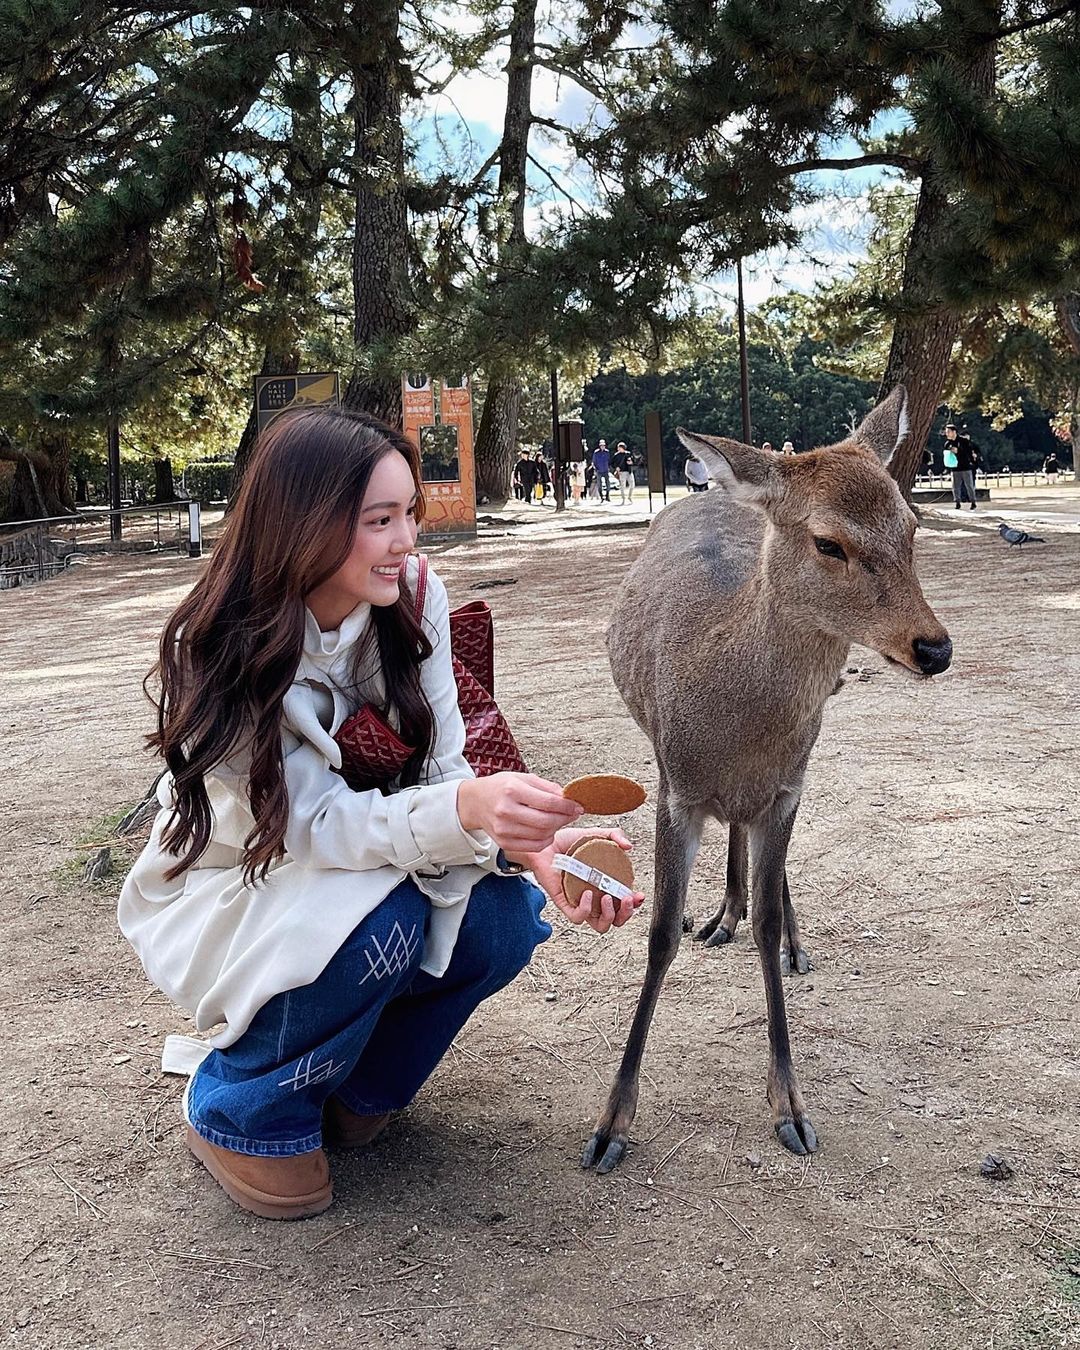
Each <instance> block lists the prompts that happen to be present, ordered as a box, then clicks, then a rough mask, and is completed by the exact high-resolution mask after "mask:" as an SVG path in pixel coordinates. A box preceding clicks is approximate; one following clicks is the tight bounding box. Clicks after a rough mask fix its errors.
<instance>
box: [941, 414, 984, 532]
mask: <svg viewBox="0 0 1080 1350" xmlns="http://www.w3.org/2000/svg"><path fill="white" fill-rule="evenodd" d="M944 460H945V467H946V468H947V469H948V470H949V471H950V472H951V474H952V495H953V507H954V508H955V509H956V510H957V511H959V510H960V506H961V503H962V502H963V501H964V499H965V498H966V499H967V501H968V502H970V504H971V510H972V511H974V510H975V465H976V463H977V462H978V451H977V450H976V449H975V447H974V445H972V443H971V438H970V437H968V436H961V435H960V433H959V432H958V431H957V429H956V423H955V422H949V423H947V424H946V426H945V446H944Z"/></svg>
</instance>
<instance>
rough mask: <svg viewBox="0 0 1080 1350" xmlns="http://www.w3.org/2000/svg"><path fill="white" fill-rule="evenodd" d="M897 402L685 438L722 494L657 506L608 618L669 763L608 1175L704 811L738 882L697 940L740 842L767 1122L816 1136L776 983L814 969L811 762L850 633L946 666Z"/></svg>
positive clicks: (922, 671) (714, 936) (724, 935)
mask: <svg viewBox="0 0 1080 1350" xmlns="http://www.w3.org/2000/svg"><path fill="white" fill-rule="evenodd" d="M906 401H907V400H906V395H905V392H904V390H903V388H902V387H901V388H897V389H895V390H893V392H892V393H891V394H890V395H889V396H888V398H886V399H885V400H884V401H883V402H882V403H880V404H879V405H878V406H877V407H876V408H875V409H874V410H873V411H872V412H871V413H870V414H869V415H868V416H867V418H866V419H865V420H864V421H863V422H862V424H861V425H860V426H859V427H858V428H857V429H856V430H855V431H854V432H853V433H852V434H851V436H850V437H849V438H848V439H847V440H845V441H842V442H841V443H840V444H839V445H834V446H830V447H828V448H827V449H821V450H814V451H811V452H810V453H808V454H803V455H798V456H795V457H785V458H781V457H780V456H778V455H775V454H773V453H772V452H771V451H765V450H755V449H754V448H752V447H751V446H749V445H742V444H740V443H739V442H737V441H729V440H724V439H721V438H720V437H714V436H698V435H695V434H692V433H690V432H685V431H682V430H680V431H679V438H680V440H681V441H682V442H683V444H684V445H685V446H686V447H687V449H689V450H693V451H694V453H695V454H696V455H697V456H698V457H699V458H700V459H702V460H704V462H705V464H706V465H707V466H708V468H709V471H710V474H711V476H712V477H713V478H714V479H715V480H716V482H717V483H718V484H719V486H720V488H721V489H722V490H721V491H719V492H716V491H714V492H705V493H700V494H695V495H693V496H691V497H688V498H686V499H685V500H684V501H680V502H676V503H675V504H673V505H672V506H670V507H668V508H667V509H666V510H665V511H664V512H663V513H662V514H661V515H660V516H658V517H657V519H656V521H655V522H654V523H653V525H652V527H651V528H650V530H649V533H648V536H647V537H646V540H645V546H644V548H643V550H642V552H641V555H640V556H639V557H638V559H637V560H636V562H635V563H634V564H633V566H632V567H631V568H630V571H629V573H628V574H627V577H626V580H625V583H624V585H623V586H622V588H621V591H620V594H619V599H618V602H617V604H616V607H615V610H614V613H613V616H612V621H611V625H610V627H609V629H608V635H607V645H608V654H609V656H610V659H611V668H612V672H613V674H614V678H615V684H616V686H617V687H618V690H619V692H620V693H621V694H622V696H623V698H624V700H625V701H626V704H627V707H628V708H629V709H630V711H631V713H632V714H633V716H634V720H635V721H636V722H637V723H638V725H639V726H640V727H641V728H642V730H643V731H644V732H645V733H646V735H647V736H648V737H649V739H650V740H651V741H652V745H653V749H654V751H655V754H656V760H657V765H658V767H659V770H660V776H659V786H658V790H657V803H656V876H655V899H654V908H653V916H652V927H651V929H650V932H649V956H648V965H647V968H646V973H645V981H644V985H643V987H642V990H641V997H640V999H639V1001H638V1006H637V1011H636V1013H635V1014H634V1022H633V1025H632V1027H631V1029H630V1036H629V1039H628V1041H627V1044H626V1049H625V1051H624V1053H623V1058H622V1063H621V1065H620V1067H619V1070H618V1073H617V1074H616V1076H615V1080H614V1082H613V1084H612V1088H611V1093H610V1096H609V1097H608V1102H607V1105H606V1107H605V1108H604V1110H603V1112H602V1114H601V1115H600V1118H599V1120H598V1122H597V1125H596V1132H595V1133H594V1134H593V1136H592V1138H591V1139H590V1140H589V1142H588V1144H586V1146H585V1151H584V1153H583V1154H582V1159H581V1161H582V1166H583V1167H590V1166H592V1164H593V1163H596V1164H597V1170H598V1171H600V1172H609V1171H610V1170H611V1169H612V1168H613V1167H614V1166H615V1165H616V1164H617V1163H618V1162H619V1161H620V1159H621V1158H622V1157H623V1154H624V1153H625V1152H626V1143H627V1132H628V1131H629V1129H630V1124H631V1122H632V1121H633V1119H634V1113H635V1111H636V1109H637V1099H638V1077H639V1073H640V1069H641V1058H642V1053H643V1051H644V1049H645V1038H646V1036H647V1035H648V1032H649V1024H650V1022H651V1021H652V1016H653V1011H654V1009H655V1007H656V1000H657V997H658V996H659V993H660V986H661V984H662V982H663V979H664V975H665V974H666V972H667V968H668V966H669V965H670V964H671V961H672V959H673V957H674V955H675V951H676V949H677V947H678V944H679V937H680V933H681V931H682V916H683V907H684V905H685V903H686V887H687V882H688V880H689V877H690V869H691V867H692V866H693V862H694V858H695V855H696V853H697V849H698V844H699V841H700V839H701V831H702V827H703V825H704V823H705V820H706V818H707V817H709V816H713V817H715V818H716V819H718V820H720V821H723V822H725V823H727V824H728V826H729V835H728V860H727V887H726V894H725V896H724V902H723V904H722V905H721V906H720V907H719V909H718V910H717V912H716V914H715V915H714V916H713V917H712V918H711V919H710V920H709V921H708V923H706V924H705V926H704V927H703V928H702V929H701V931H700V932H699V933H698V934H697V937H698V938H700V939H702V940H704V941H706V942H707V944H708V945H709V946H716V945H719V944H721V943H725V942H730V941H731V939H732V938H733V936H734V934H735V929H736V926H737V925H738V922H739V920H740V919H741V918H743V917H744V916H745V914H746V908H747V852H748V848H747V846H748V844H749V853H750V855H751V857H752V859H753V870H752V877H753V896H754V904H753V931H754V940H755V942H756V944H757V948H758V954H759V957H760V959H761V966H762V973H763V976H764V981H765V999H766V1004H767V1008H768V1022H769V1047H770V1059H769V1073H768V1098H769V1103H770V1105H771V1107H772V1113H773V1123H774V1125H775V1128H776V1133H777V1135H778V1136H779V1138H780V1142H781V1143H782V1144H784V1145H785V1147H787V1148H789V1149H790V1150H791V1151H792V1152H793V1153H799V1154H806V1153H813V1152H814V1151H815V1149H816V1148H817V1136H816V1134H815V1132H814V1127H813V1125H812V1124H811V1121H810V1117H809V1115H808V1114H807V1111H806V1106H805V1104H804V1102H803V1098H802V1093H801V1092H800V1090H799V1084H798V1080H797V1078H796V1075H795V1070H794V1068H793V1066H792V1062H791V1049H790V1045H789V1041H788V1026H787V1013H786V1011H785V1008H784V986H783V979H782V974H783V971H784V970H785V969H786V970H789V971H790V970H795V971H797V972H799V973H805V972H806V971H807V970H808V969H809V968H810V966H809V961H808V959H807V956H806V953H805V951H804V950H803V946H802V942H801V939H800V937H799V925H798V922H797V920H796V917H795V911H794V909H793V907H792V903H791V895H790V892H789V890H788V880H787V870H786V859H787V850H788V841H789V839H790V838H791V829H792V825H793V824H794V822H795V812H796V810H797V808H798V805H799V795H800V792H801V790H802V781H803V775H804V773H805V770H806V764H807V760H808V759H809V757H810V751H811V750H812V749H813V746H814V742H815V741H816V740H817V737H818V732H819V730H820V728H821V717H822V712H823V709H824V706H825V701H826V699H827V698H828V697H829V695H830V694H831V693H833V692H835V690H836V689H837V688H838V687H839V683H838V682H839V678H840V673H841V671H842V669H843V667H844V663H845V661H846V659H847V654H848V648H849V646H850V644H851V643H852V642H859V643H863V644H864V645H866V646H868V647H873V648H875V649H876V650H877V651H879V652H880V653H881V655H882V656H883V657H884V658H885V659H886V661H888V662H889V663H890V664H891V665H893V666H895V667H896V668H897V669H898V670H900V671H906V672H908V673H909V674H910V675H912V676H914V677H915V678H918V679H926V678H928V677H929V676H931V675H936V674H938V673H939V672H940V671H942V670H945V669H946V667H947V666H948V665H949V662H950V660H951V659H952V643H951V642H950V641H949V637H948V634H947V633H946V632H945V629H944V628H943V627H942V626H941V624H940V623H939V622H938V621H937V619H936V618H935V617H934V614H933V612H932V611H931V609H930V607H929V606H928V605H927V603H926V600H925V599H924V597H923V593H922V590H921V589H920V587H919V582H918V580H917V578H916V576H915V572H914V565H913V556H912V554H913V548H912V541H913V536H914V534H915V525H916V521H915V516H914V514H913V512H912V511H911V508H910V507H909V506H908V505H907V504H906V502H905V501H904V499H903V497H902V496H901V495H900V491H899V489H898V487H897V485H896V483H895V482H894V480H893V479H892V478H891V477H890V476H889V474H888V473H887V472H886V468H885V466H886V465H887V464H888V462H889V460H890V459H891V457H892V455H893V453H894V451H895V450H896V449H897V447H898V446H899V445H900V444H901V443H902V442H903V440H904V439H905V438H906V435H907V418H906V414H905V406H906Z"/></svg>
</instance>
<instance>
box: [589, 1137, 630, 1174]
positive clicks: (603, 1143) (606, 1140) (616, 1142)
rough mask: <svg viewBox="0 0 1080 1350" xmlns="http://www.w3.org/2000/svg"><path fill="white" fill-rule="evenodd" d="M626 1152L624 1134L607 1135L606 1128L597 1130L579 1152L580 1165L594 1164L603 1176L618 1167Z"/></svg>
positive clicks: (590, 1165)
mask: <svg viewBox="0 0 1080 1350" xmlns="http://www.w3.org/2000/svg"><path fill="white" fill-rule="evenodd" d="M625 1153H626V1137H625V1135H614V1136H612V1135H609V1134H608V1133H607V1131H606V1130H597V1131H596V1133H595V1134H594V1135H593V1137H592V1138H591V1139H590V1140H589V1142H588V1143H587V1144H586V1145H585V1147H584V1149H583V1150H582V1153H581V1165H582V1167H592V1166H593V1165H594V1164H595V1166H596V1170H597V1172H599V1173H600V1175H601V1176H603V1175H604V1174H605V1173H607V1172H610V1171H611V1170H612V1168H614V1167H618V1165H619V1163H621V1162H622V1160H623V1156H624V1155H625Z"/></svg>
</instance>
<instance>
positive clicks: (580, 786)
mask: <svg viewBox="0 0 1080 1350" xmlns="http://www.w3.org/2000/svg"><path fill="white" fill-rule="evenodd" d="M645 795H646V794H645V789H644V788H643V787H642V786H641V784H640V783H635V782H634V780H633V779H632V778H624V777H623V776H622V774H618V773H591V774H587V775H586V776H585V777H584V778H575V779H574V781H573V782H572V783H567V785H566V787H564V788H563V796H564V797H569V798H570V799H571V800H572V801H575V802H578V803H579V804H580V805H581V806H583V807H584V808H585V810H586V811H587V812H588V813H589V815H592V816H621V815H623V814H624V813H625V812H627V811H636V810H637V808H638V807H639V806H640V805H641V804H642V802H643V801H644V800H645Z"/></svg>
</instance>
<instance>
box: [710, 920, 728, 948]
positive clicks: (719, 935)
mask: <svg viewBox="0 0 1080 1350" xmlns="http://www.w3.org/2000/svg"><path fill="white" fill-rule="evenodd" d="M734 938H735V934H734V933H733V932H732V930H731V929H730V928H725V927H724V925H723V924H718V925H717V927H716V930H715V932H712V933H710V934H709V936H708V937H707V938H706V939H705V946H706V947H726V946H727V944H728V943H729V942H731V941H733V940H734Z"/></svg>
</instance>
